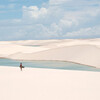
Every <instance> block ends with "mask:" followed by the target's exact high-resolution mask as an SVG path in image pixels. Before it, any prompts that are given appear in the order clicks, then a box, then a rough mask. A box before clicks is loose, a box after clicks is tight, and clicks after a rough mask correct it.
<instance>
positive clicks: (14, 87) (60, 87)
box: [0, 66, 100, 100]
mask: <svg viewBox="0 0 100 100" xmlns="http://www.w3.org/2000/svg"><path fill="white" fill-rule="evenodd" d="M0 100H100V73H99V72H85V71H83V72H82V71H67V70H55V69H36V68H33V69H32V68H25V69H23V71H22V72H21V71H20V69H19V68H14V67H4V66H0Z"/></svg>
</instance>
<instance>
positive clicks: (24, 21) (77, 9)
mask: <svg viewBox="0 0 100 100" xmlns="http://www.w3.org/2000/svg"><path fill="white" fill-rule="evenodd" d="M77 38H78V39H86V38H100V0H0V41H7V40H33V39H35V40H39V39H77Z"/></svg>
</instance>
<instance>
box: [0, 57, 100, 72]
mask: <svg viewBox="0 0 100 100" xmlns="http://www.w3.org/2000/svg"><path fill="white" fill-rule="evenodd" d="M21 62H22V64H23V66H25V67H31V68H48V69H62V70H81V71H96V72H100V69H97V68H94V67H90V66H86V65H80V64H75V63H70V62H63V61H16V60H11V59H0V66H13V67H19V65H20V63H21Z"/></svg>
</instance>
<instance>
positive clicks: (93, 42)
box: [0, 39, 100, 68]
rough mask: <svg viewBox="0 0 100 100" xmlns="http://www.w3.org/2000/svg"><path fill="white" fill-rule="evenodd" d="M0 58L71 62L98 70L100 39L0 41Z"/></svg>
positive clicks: (99, 65) (99, 66)
mask: <svg viewBox="0 0 100 100" xmlns="http://www.w3.org/2000/svg"><path fill="white" fill-rule="evenodd" d="M30 45H36V47H32V46H30ZM0 57H6V58H10V59H17V60H60V61H71V62H75V63H80V64H85V65H90V66H94V67H97V68H100V39H65V40H25V41H0Z"/></svg>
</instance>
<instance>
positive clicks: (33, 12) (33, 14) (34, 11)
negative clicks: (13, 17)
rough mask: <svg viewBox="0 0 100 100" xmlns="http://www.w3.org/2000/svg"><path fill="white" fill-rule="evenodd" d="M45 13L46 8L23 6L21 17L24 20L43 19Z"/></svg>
mask: <svg viewBox="0 0 100 100" xmlns="http://www.w3.org/2000/svg"><path fill="white" fill-rule="evenodd" d="M46 13H47V9H46V8H43V7H42V8H40V9H39V8H38V7H37V6H30V7H26V6H23V17H26V18H36V19H37V18H39V17H40V16H41V17H43V16H44V15H45V14H46Z"/></svg>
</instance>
